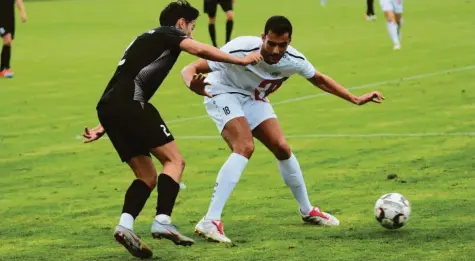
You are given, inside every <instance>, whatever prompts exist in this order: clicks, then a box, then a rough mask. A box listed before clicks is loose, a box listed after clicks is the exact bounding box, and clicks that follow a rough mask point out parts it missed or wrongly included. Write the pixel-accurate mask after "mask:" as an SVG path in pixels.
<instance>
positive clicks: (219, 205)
mask: <svg viewBox="0 0 475 261" xmlns="http://www.w3.org/2000/svg"><path fill="white" fill-rule="evenodd" d="M248 161H249V160H248V159H247V158H246V157H244V156H242V155H239V154H237V153H232V154H231V155H230V156H229V158H228V160H227V161H226V162H225V163H224V165H223V166H222V167H221V170H219V173H218V178H217V179H216V185H215V187H214V193H213V197H212V198H211V204H210V205H209V209H208V213H207V214H206V216H205V218H206V219H213V220H216V219H218V220H220V219H221V213H222V212H223V209H224V205H225V204H226V201H227V200H228V198H229V196H230V195H231V192H232V191H233V190H234V187H235V186H236V184H237V183H238V181H239V178H240V177H241V174H242V172H243V171H244V169H245V168H246V165H247V162H248Z"/></svg>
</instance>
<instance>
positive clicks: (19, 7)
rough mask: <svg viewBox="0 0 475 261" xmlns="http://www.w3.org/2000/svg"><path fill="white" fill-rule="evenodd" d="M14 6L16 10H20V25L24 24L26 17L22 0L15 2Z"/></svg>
mask: <svg viewBox="0 0 475 261" xmlns="http://www.w3.org/2000/svg"><path fill="white" fill-rule="evenodd" d="M16 5H17V7H18V10H20V19H21V22H22V23H24V22H26V19H27V16H26V9H25V5H24V4H23V0H16Z"/></svg>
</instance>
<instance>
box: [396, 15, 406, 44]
mask: <svg viewBox="0 0 475 261" xmlns="http://www.w3.org/2000/svg"><path fill="white" fill-rule="evenodd" d="M395 18H396V24H397V36H398V38H399V43H401V42H402V33H401V28H402V24H403V23H404V20H403V19H402V13H395Z"/></svg>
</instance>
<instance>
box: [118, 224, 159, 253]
mask: <svg viewBox="0 0 475 261" xmlns="http://www.w3.org/2000/svg"><path fill="white" fill-rule="evenodd" d="M114 238H115V240H116V241H117V242H119V243H120V244H121V245H123V246H124V247H125V248H126V249H127V250H128V251H129V252H130V254H132V255H133V256H135V257H138V258H149V257H152V256H153V253H152V250H151V249H150V247H148V246H147V245H146V244H145V243H144V242H142V240H140V238H139V237H138V236H137V235H136V234H135V233H134V231H132V230H130V229H127V228H125V227H123V226H120V225H119V226H117V227H116V228H115V232H114Z"/></svg>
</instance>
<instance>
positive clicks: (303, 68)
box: [286, 46, 316, 79]
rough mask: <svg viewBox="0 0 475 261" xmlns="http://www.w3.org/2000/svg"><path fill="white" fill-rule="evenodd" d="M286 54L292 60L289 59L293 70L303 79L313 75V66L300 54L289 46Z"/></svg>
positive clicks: (314, 71)
mask: <svg viewBox="0 0 475 261" xmlns="http://www.w3.org/2000/svg"><path fill="white" fill-rule="evenodd" d="M286 53H287V55H289V56H290V57H292V58H294V59H291V61H293V67H294V68H295V70H296V73H298V74H299V75H301V76H302V77H304V78H305V79H309V78H312V77H313V76H314V75H315V73H316V70H315V67H313V65H312V64H311V63H310V62H309V61H308V60H307V58H305V56H304V55H303V54H302V53H300V52H299V51H297V50H296V49H295V48H293V47H292V46H289V48H288V49H287V52H286Z"/></svg>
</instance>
